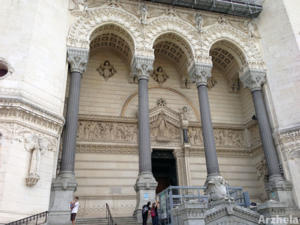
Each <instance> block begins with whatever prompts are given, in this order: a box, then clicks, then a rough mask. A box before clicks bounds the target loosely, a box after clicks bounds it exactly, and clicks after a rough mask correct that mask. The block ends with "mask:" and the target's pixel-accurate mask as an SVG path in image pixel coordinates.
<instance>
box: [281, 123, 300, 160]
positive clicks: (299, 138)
mask: <svg viewBox="0 0 300 225" xmlns="http://www.w3.org/2000/svg"><path fill="white" fill-rule="evenodd" d="M279 143H280V145H281V149H282V151H283V153H284V154H283V155H284V157H285V159H286V160H287V159H290V160H293V159H298V158H300V129H299V128H296V129H290V130H288V131H285V132H282V133H281V134H279Z"/></svg>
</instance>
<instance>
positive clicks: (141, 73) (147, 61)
mask: <svg viewBox="0 0 300 225" xmlns="http://www.w3.org/2000/svg"><path fill="white" fill-rule="evenodd" d="M153 61H154V60H153V59H152V58H146V57H135V58H134V60H133V62H132V64H131V73H132V74H131V76H132V77H137V78H138V80H140V79H146V80H148V79H149V75H150V73H151V72H152V71H153Z"/></svg>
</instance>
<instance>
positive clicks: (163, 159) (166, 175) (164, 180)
mask: <svg viewBox="0 0 300 225" xmlns="http://www.w3.org/2000/svg"><path fill="white" fill-rule="evenodd" d="M152 173H153V176H154V177H155V179H156V181H157V182H158V185H157V188H156V193H157V194H158V193H160V192H161V191H163V190H164V189H166V188H167V187H169V186H177V185H178V181H177V172H176V160H175V158H174V156H173V151H172V150H159V149H154V150H153V151H152Z"/></svg>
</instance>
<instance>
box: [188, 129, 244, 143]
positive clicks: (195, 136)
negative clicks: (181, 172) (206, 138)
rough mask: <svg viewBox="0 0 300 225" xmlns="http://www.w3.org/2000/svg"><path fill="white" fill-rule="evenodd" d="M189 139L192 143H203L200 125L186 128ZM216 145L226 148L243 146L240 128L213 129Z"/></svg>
mask: <svg viewBox="0 0 300 225" xmlns="http://www.w3.org/2000/svg"><path fill="white" fill-rule="evenodd" d="M188 134H189V140H190V143H191V144H192V145H203V137H202V130H201V128H200V127H189V128H188ZM214 135H215V141H216V146H219V147H228V148H232V147H234V148H243V147H245V140H244V135H243V131H242V130H234V129H225V128H224V129H222V128H215V129H214Z"/></svg>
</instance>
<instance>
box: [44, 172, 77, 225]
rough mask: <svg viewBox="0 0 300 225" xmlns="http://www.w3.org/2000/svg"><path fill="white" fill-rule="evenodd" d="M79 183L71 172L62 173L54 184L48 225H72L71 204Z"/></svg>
mask: <svg viewBox="0 0 300 225" xmlns="http://www.w3.org/2000/svg"><path fill="white" fill-rule="evenodd" d="M76 187H77V183H76V180H75V176H74V174H73V173H71V172H65V173H64V172H62V173H60V174H59V175H58V177H57V178H56V179H55V180H54V181H53V182H52V190H51V199H50V207H49V208H50V210H49V217H48V223H47V224H48V225H66V224H68V225H69V224H70V202H71V201H72V200H73V193H74V191H75V190H76Z"/></svg>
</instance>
